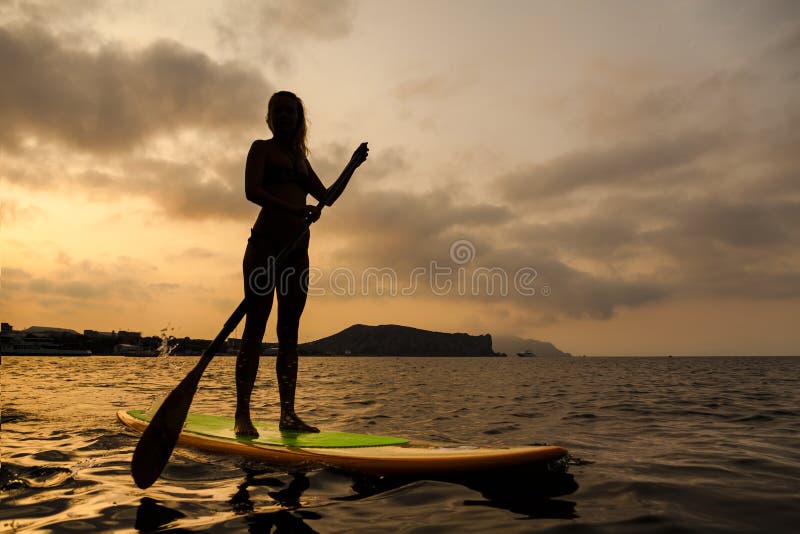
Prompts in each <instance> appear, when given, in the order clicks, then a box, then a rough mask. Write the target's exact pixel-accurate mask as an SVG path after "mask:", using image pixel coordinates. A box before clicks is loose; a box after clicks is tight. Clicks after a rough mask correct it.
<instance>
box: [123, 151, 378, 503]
mask: <svg viewBox="0 0 800 534" xmlns="http://www.w3.org/2000/svg"><path fill="white" fill-rule="evenodd" d="M362 149H363V150H364V151H366V143H362V144H361V146H360V147H359V150H362ZM365 153H366V152H365ZM364 157H365V158H366V156H364ZM355 160H356V158H355V154H354V156H353V158H352V159H351V160H350V162H349V163H348V164H347V166H346V167H345V168H344V170H343V171H342V174H341V175H340V176H339V178H338V179H337V180H336V182H335V183H334V184H333V185H332V186H331V187H330V189H328V191H327V192H326V194H325V198H324V199H323V200H321V201H320V202H319V204H317V209H319V210H322V208H323V207H324V206H326V205H327V206H331V205H332V204H333V202H334V201H335V200H336V199H337V198H339V195H341V194H342V191H343V190H344V188H345V187H346V186H347V183H348V182H349V181H350V177H351V176H352V175H353V172H355V169H356V168H357V167H358V165H360V164H361V162H356V163H354V161H355ZM362 161H363V160H362ZM310 226H311V221H309V220H306V221H305V224H304V226H303V229H302V231H301V232H300V233H299V234H298V235H297V237H295V239H294V240H293V241H292V242H291V243H290V244H289V245H287V246H286V247H284V248H283V249H282V250H281V251H280V252H279V253H278V255H277V256H276V257H275V261H274V263H273V265H274V273H277V272H279V270H280V268H281V267H282V266H283V264H284V263H285V261H286V259H287V257H288V256H289V254H291V252H292V251H293V250H294V249H295V247H297V245H298V243H300V241H301V240H302V239H303V238H304V237H305V236H306V234H307V233H308V230H309V227H310ZM272 280H273V281H274V277H273V278H272ZM247 305H248V300H247V297H246V296H245V298H244V299H243V300H242V302H240V303H239V305H238V306H237V307H236V309H235V310H234V311H233V313H232V314H231V316H230V317H229V318H228V320H227V321H225V324H224V325H223V327H222V330H220V332H219V334H217V336H216V337H215V338H214V340H213V341H212V342H211V344H209V346H208V347H207V348H206V350H204V351H203V354H202V356H201V357H200V361H198V362H197V364H196V365H195V366H194V368H192V370H191V371H189V373H188V374H187V375H186V377H185V378H184V379H183V380H181V382H180V384H178V385H177V386H176V387H175V389H173V390H172V392H170V394H169V395H168V396H167V398H166V399H164V401H163V402H162V403H161V406H160V407H159V408H158V410H157V411H156V413H155V415H153V418H152V419H151V421H150V424H149V425H148V427H147V428H146V429H145V431H144V432H143V433H142V437H141V438H140V439H139V443H138V444H137V445H136V449H135V450H134V451H133V459H132V461H131V474H132V475H133V480H134V482H135V483H136V485H137V486H139V487H140V488H142V489H144V488H148V487H150V486H151V485H152V484H153V483H154V482H155V481H156V480H157V479H158V477H159V476H160V475H161V472H162V471H163V470H164V467H165V466H166V465H167V462H168V461H169V457H170V456H171V455H172V451H173V449H175V445H176V444H177V443H178V438H179V437H180V433H181V430H182V428H183V424H184V422H185V421H186V416H187V415H188V413H189V406H191V404H192V399H193V398H194V395H195V393H196V392H197V385H198V384H199V382H200V378H201V377H202V376H203V372H204V371H205V370H206V367H208V364H209V363H211V360H212V359H214V356H215V355H216V353H217V351H218V350H219V348H220V347H221V346H222V344H223V343H224V342H225V340H226V339H228V336H229V335H230V334H231V332H233V329H234V328H236V326H237V325H238V324H239V323H240V322H241V320H242V318H243V317H244V316H245V314H246V312H247Z"/></svg>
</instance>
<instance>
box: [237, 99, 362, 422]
mask: <svg viewBox="0 0 800 534" xmlns="http://www.w3.org/2000/svg"><path fill="white" fill-rule="evenodd" d="M267 125H268V126H269V129H270V131H271V132H272V138H271V139H268V140H256V141H254V142H253V144H252V146H251V147H250V152H249V153H248V154H247V166H246V169H245V194H246V196H247V199H248V200H249V201H251V202H254V203H256V204H258V205H259V206H261V212H260V213H259V214H258V218H257V219H256V222H255V224H254V225H253V228H252V230H251V233H250V238H249V239H248V240H247V249H246V250H245V253H244V260H243V262H242V263H243V271H244V290H245V296H246V297H247V318H246V320H245V327H244V333H243V334H242V346H241V349H240V351H239V355H238V357H237V358H236V423H235V431H236V434H237V435H240V436H258V432H257V431H256V429H255V427H254V426H253V422H252V420H251V419H250V395H251V393H252V391H253V385H254V384H255V379H256V374H257V372H258V363H259V356H260V355H261V341H262V339H263V338H264V331H265V329H266V326H267V319H268V317H269V313H270V311H271V309H272V301H273V293H274V290H273V289H269V290H265V288H264V287H263V285H262V283H263V282H264V280H265V277H263V276H255V277H254V276H253V275H254V274H256V275H257V274H258V273H259V272H261V273H263V272H269V270H270V267H271V266H270V261H269V260H268V258H270V257H274V256H276V255H277V254H278V252H280V251H281V250H282V249H283V248H284V247H285V246H286V245H288V244H290V243H292V242H293V241H294V239H295V238H296V237H297V236H298V235H299V234H300V233H301V232H302V230H303V228H304V225H305V222H306V221H310V222H314V221H316V220H317V219H318V218H319V216H320V210H319V209H318V208H317V207H316V206H314V205H307V204H306V195H309V194H310V195H311V196H313V197H314V198H315V199H317V200H318V201H323V200H324V199H325V197H326V194H327V189H326V188H325V186H324V185H323V184H322V182H321V181H320V179H319V177H317V175H316V173H315V172H314V169H312V168H311V165H310V164H309V162H308V159H307V158H306V156H307V154H308V148H307V147H306V119H305V112H304V109H303V103H302V101H301V100H300V99H299V98H298V97H297V96H296V95H295V94H294V93H290V92H288V91H279V92H277V93H275V94H274V95H272V97H271V98H270V100H269V105H268V111H267ZM367 152H368V150H367V149H366V147H364V148H359V149H357V150H356V152H355V153H354V154H353V159H352V160H351V161H352V162H353V163H355V166H356V167H357V166H358V165H360V164H361V163H363V162H364V161H365V160H366V159H367ZM278 267H279V269H278V271H277V272H275V273H273V282H274V287H275V289H277V293H278V297H277V298H278V328H277V330H278V357H277V360H276V364H275V368H276V371H277V375H278V391H279V393H280V399H281V416H280V423H279V424H280V428H281V430H299V431H303V432H319V429H317V428H316V427H313V426H311V425H309V424H306V423H305V422H303V421H302V420H301V419H300V418H299V417H298V416H297V414H296V413H295V411H294V397H295V388H296V385H297V335H298V328H299V325H300V316H301V315H302V313H303V308H304V307H305V303H306V296H307V290H308V234H306V236H305V238H304V239H303V241H302V242H300V243H299V244H298V245H297V246H296V247H295V248H294V249H293V251H292V252H291V254H290V255H289V257H288V259H287V261H286V262H285V263H284V264H283V265H281V266H278ZM255 281H261V282H262V283H258V284H254V282H255Z"/></svg>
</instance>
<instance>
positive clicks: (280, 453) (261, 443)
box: [117, 410, 567, 477]
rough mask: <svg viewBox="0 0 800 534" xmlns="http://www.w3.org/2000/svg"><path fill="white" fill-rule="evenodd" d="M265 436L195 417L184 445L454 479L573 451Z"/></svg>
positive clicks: (338, 435)
mask: <svg viewBox="0 0 800 534" xmlns="http://www.w3.org/2000/svg"><path fill="white" fill-rule="evenodd" d="M117 418H118V419H119V420H120V421H121V422H122V424H124V425H125V426H127V427H128V428H131V429H133V430H136V431H138V432H143V431H144V429H145V428H147V425H148V424H149V421H150V418H151V416H150V414H148V413H146V412H145V411H144V410H130V411H124V410H120V411H119V412H117ZM254 425H255V426H256V428H257V429H258V432H259V436H258V437H257V438H255V439H253V438H244V437H237V436H236V434H234V432H233V418H230V417H218V416H214V415H202V414H194V413H190V414H189V416H188V417H187V418H186V425H185V426H184V427H183V430H182V431H181V435H180V438H179V439H178V446H182V447H189V448H195V449H201V450H204V451H208V452H213V453H219V454H225V455H236V456H242V457H245V458H251V459H254V460H258V461H261V462H265V463H276V464H281V465H289V466H297V465H303V464H323V465H327V466H331V467H337V468H340V469H344V470H348V471H355V472H358V473H363V474H367V475H389V476H405V477H420V476H450V475H463V474H469V473H480V472H490V471H502V470H507V469H519V468H523V467H528V466H536V465H541V464H542V463H544V462H548V461H551V460H557V459H559V458H562V457H564V456H565V455H566V454H567V450H566V449H564V448H562V447H556V446H537V447H509V448H483V447H465V446H452V445H447V446H436V445H427V444H422V443H420V444H415V443H412V442H410V441H409V440H407V439H404V438H395V437H389V436H375V435H370V434H351V433H347V432H319V433H307V432H286V431H283V432H282V431H280V430H278V425H277V424H274V423H265V422H261V421H256V422H254Z"/></svg>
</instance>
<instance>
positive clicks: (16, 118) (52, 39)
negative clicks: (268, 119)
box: [0, 25, 271, 153]
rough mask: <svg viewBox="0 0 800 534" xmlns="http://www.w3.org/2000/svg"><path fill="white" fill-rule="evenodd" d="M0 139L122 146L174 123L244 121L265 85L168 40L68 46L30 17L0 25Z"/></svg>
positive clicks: (217, 126)
mask: <svg viewBox="0 0 800 534" xmlns="http://www.w3.org/2000/svg"><path fill="white" fill-rule="evenodd" d="M0 70H2V71H3V72H6V73H14V75H13V77H9V78H8V79H7V80H5V81H4V83H3V84H2V85H0V144H1V145H2V146H3V147H4V148H6V149H10V150H14V149H16V148H17V147H18V146H19V144H20V143H21V142H22V141H24V139H25V138H26V137H29V136H33V137H35V138H37V139H38V140H39V141H40V142H42V141H43V142H52V141H57V142H59V143H61V144H64V145H69V146H71V147H74V148H78V149H81V150H85V151H89V152H99V153H102V152H115V151H118V152H119V151H130V150H131V149H132V148H133V147H135V146H137V145H139V144H141V143H143V142H145V141H147V140H149V138H151V137H152V136H155V135H158V134H175V133H176V132H179V131H181V130H183V129H189V128H197V129H204V130H212V131H213V130H226V129H229V130H231V129H232V130H236V129H241V128H243V127H247V126H250V125H251V124H252V123H253V112H254V110H261V108H263V102H264V100H265V98H266V95H268V94H269V93H270V92H271V90H270V87H269V84H268V83H267V82H266V80H264V79H263V77H262V76H261V75H260V74H259V73H258V72H257V71H254V70H250V69H246V68H244V67H243V66H241V65H239V64H235V63H218V62H216V61H214V60H212V59H211V58H209V57H208V56H207V55H205V54H204V53H202V52H198V51H196V50H192V49H189V48H186V47H184V46H182V45H180V44H178V43H175V42H171V41H158V42H155V43H153V44H151V45H149V46H147V47H146V48H143V49H140V50H127V49H125V48H123V47H121V46H120V45H117V44H109V45H104V46H102V47H100V48H99V49H98V50H96V51H92V50H84V49H77V48H71V47H70V46H69V44H68V43H67V42H66V40H65V39H63V38H61V37H60V36H58V35H52V34H50V33H48V32H45V31H43V30H41V29H39V28H38V27H36V26H31V25H27V26H14V27H9V26H6V27H2V28H0Z"/></svg>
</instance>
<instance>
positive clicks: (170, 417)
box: [131, 369, 202, 489]
mask: <svg viewBox="0 0 800 534" xmlns="http://www.w3.org/2000/svg"><path fill="white" fill-rule="evenodd" d="M196 371H197V369H195V370H193V371H192V372H190V373H189V374H188V375H186V378H184V379H183V381H181V383H180V384H178V386H177V387H176V388H175V389H173V390H172V393H170V394H169V396H168V397H167V398H166V399H165V400H164V402H163V403H162V404H161V407H160V408H159V409H158V411H157V412H156V414H155V415H154V416H153V419H152V420H151V421H150V424H149V425H148V427H147V428H146V429H145V431H144V432H143V433H142V437H141V438H140V439H139V443H138V444H137V445H136V450H135V451H134V452H133V460H132V461H131V474H132V475H133V481H134V482H135V483H136V485H137V486H139V487H140V488H142V489H145V488H149V487H150V486H152V485H153V483H154V482H155V481H156V480H158V477H159V476H160V475H161V472H162V471H163V470H164V467H165V466H166V465H167V462H168V461H169V457H170V456H171V455H172V450H173V449H174V448H175V444H177V443H178V437H179V436H180V434H181V430H182V429H183V424H184V422H186V415H187V414H188V413H189V406H191V404H192V399H193V398H194V394H195V393H196V392H197V384H198V382H199V381H200V376H201V375H202V371H201V372H200V373H198V372H196Z"/></svg>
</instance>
